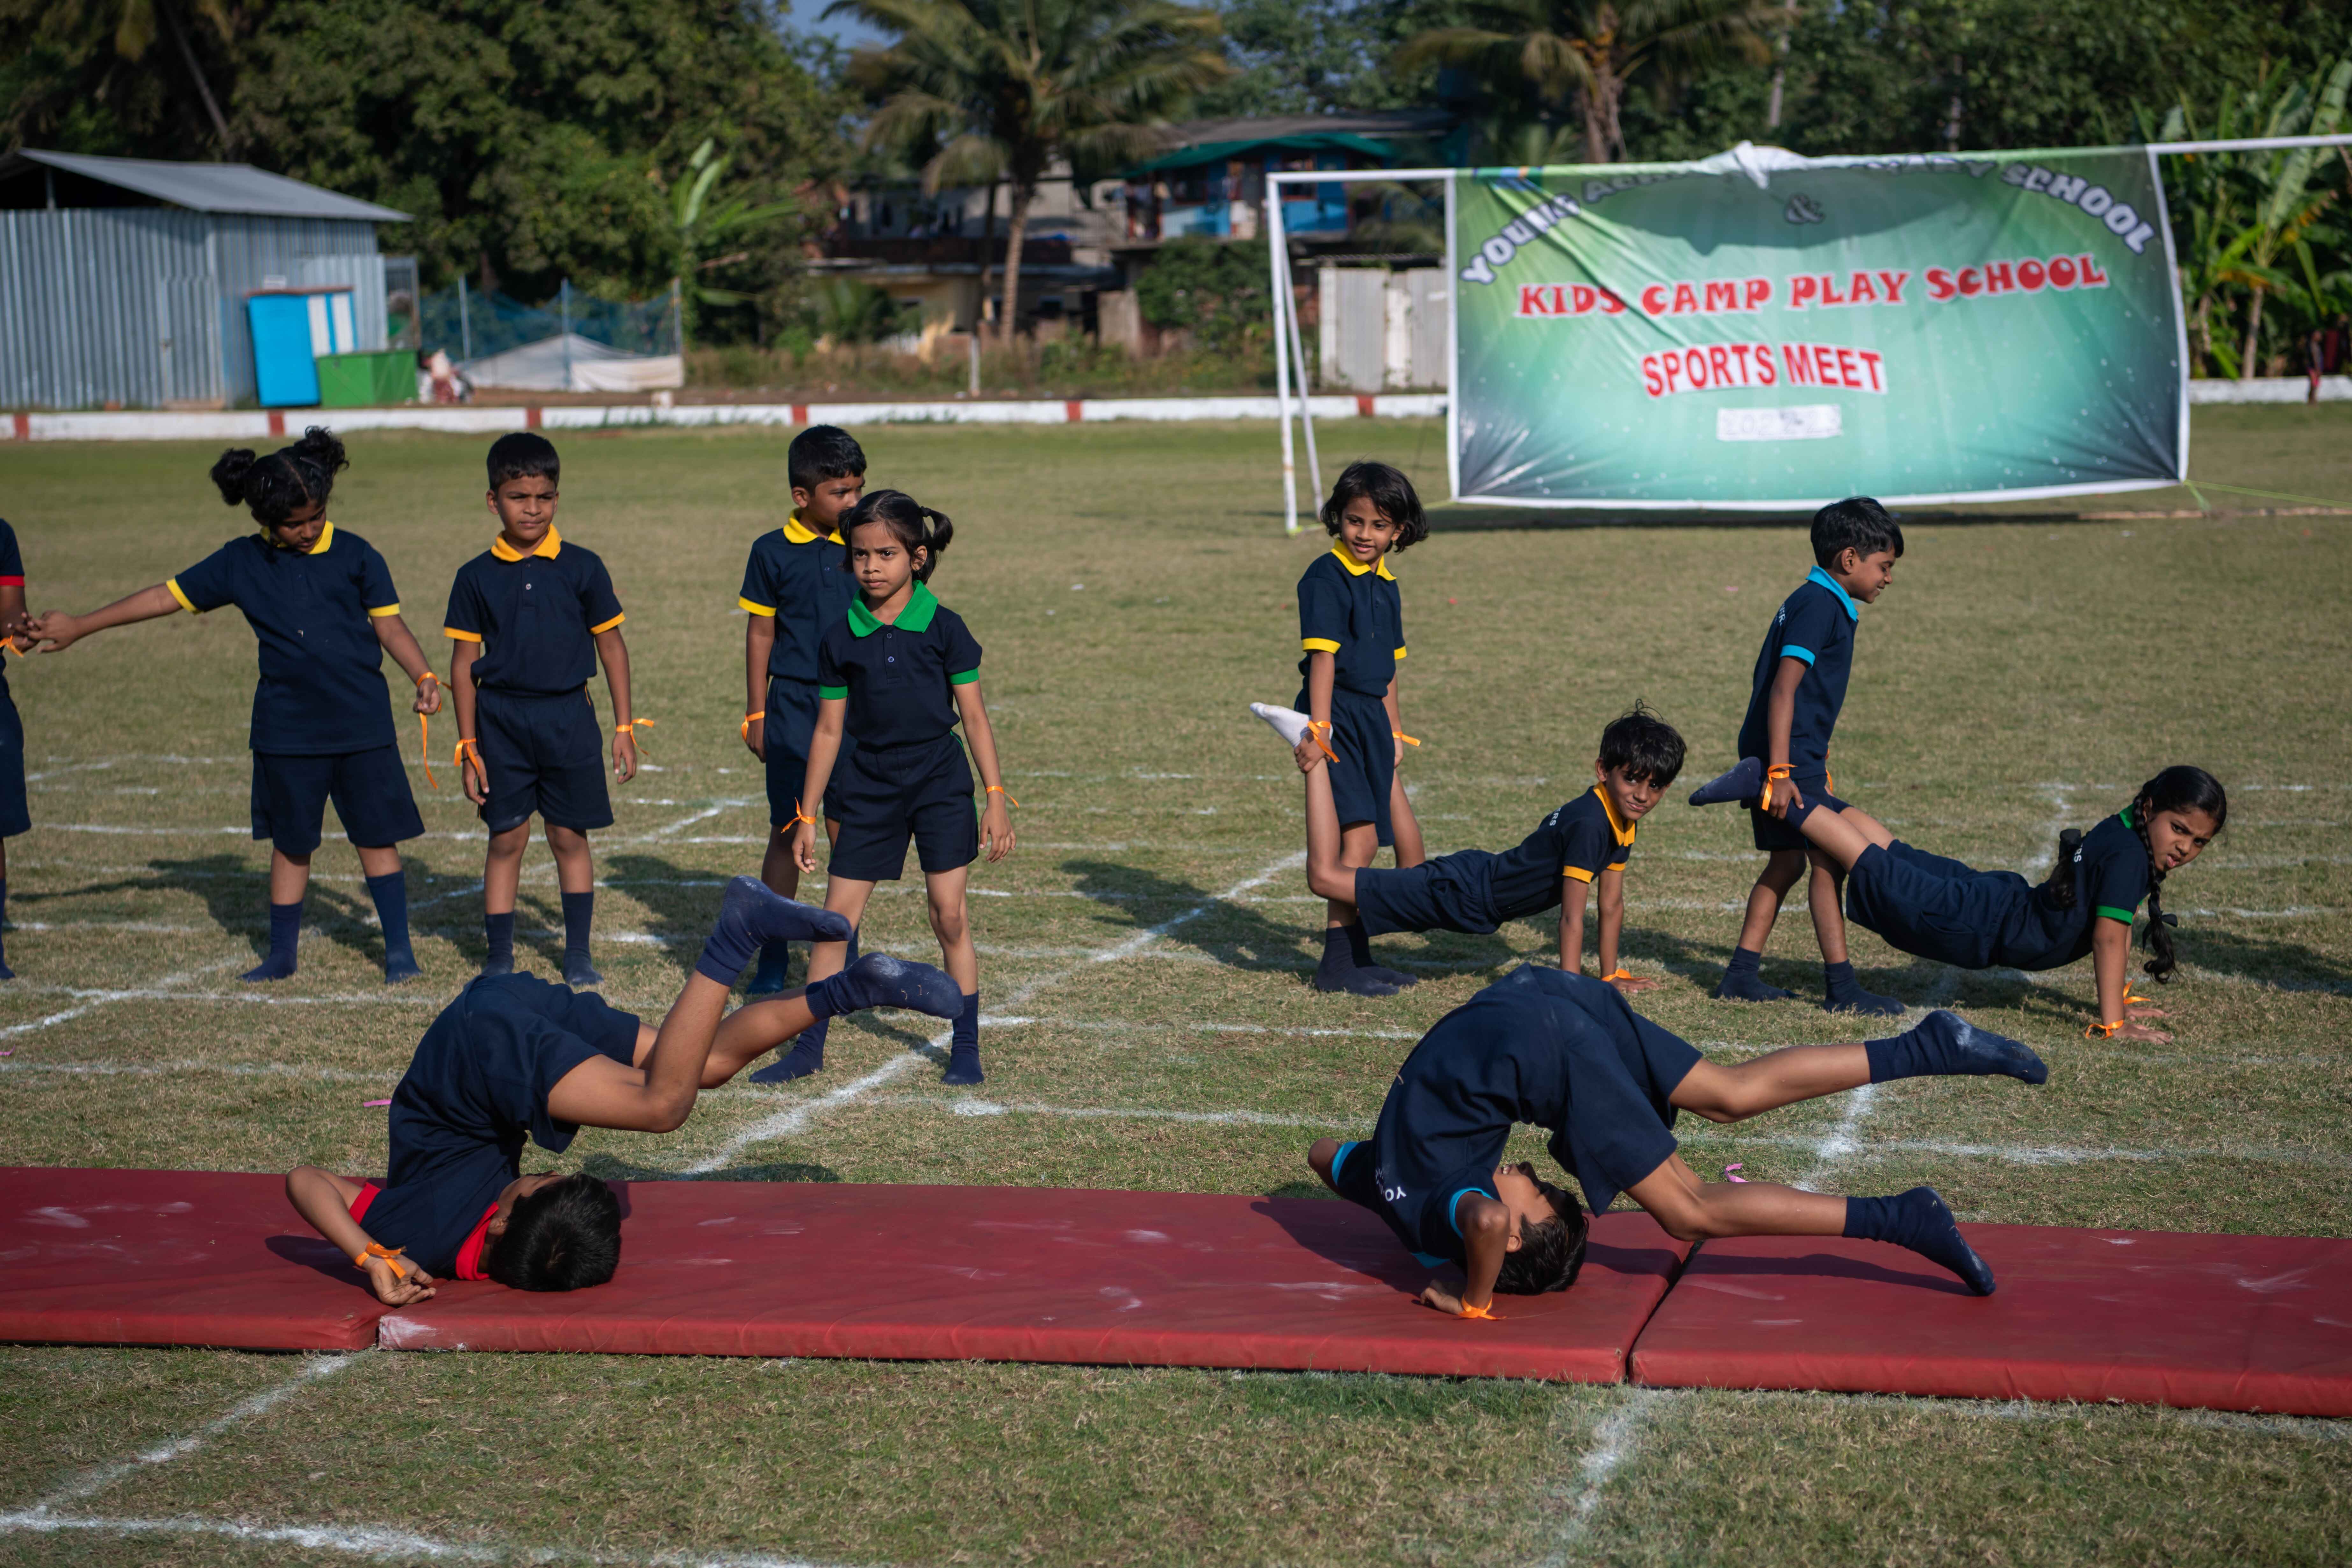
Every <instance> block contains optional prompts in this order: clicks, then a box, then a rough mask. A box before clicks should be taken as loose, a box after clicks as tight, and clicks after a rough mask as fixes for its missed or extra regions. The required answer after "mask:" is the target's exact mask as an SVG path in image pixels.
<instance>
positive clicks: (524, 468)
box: [489, 430, 563, 489]
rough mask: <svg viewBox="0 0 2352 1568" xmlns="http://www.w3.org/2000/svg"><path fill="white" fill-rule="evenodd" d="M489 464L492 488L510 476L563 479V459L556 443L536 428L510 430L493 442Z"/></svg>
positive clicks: (557, 481) (556, 481) (550, 480)
mask: <svg viewBox="0 0 2352 1568" xmlns="http://www.w3.org/2000/svg"><path fill="white" fill-rule="evenodd" d="M489 468H490V489H498V488H499V486H500V485H502V484H505V483H506V482H507V481H508V480H509V479H545V480H546V481H547V482H548V483H549V484H551V485H560V484H562V482H563V460H562V458H558V457H557V456H556V455H555V443H554V442H552V441H551V440H549V439H548V438H547V437H544V436H542V435H541V434H540V433H539V432H538V431H536V430H509V432H507V433H506V434H505V435H503V436H501V437H499V438H498V439H497V440H495V441H493V442H491V443H490V457H489Z"/></svg>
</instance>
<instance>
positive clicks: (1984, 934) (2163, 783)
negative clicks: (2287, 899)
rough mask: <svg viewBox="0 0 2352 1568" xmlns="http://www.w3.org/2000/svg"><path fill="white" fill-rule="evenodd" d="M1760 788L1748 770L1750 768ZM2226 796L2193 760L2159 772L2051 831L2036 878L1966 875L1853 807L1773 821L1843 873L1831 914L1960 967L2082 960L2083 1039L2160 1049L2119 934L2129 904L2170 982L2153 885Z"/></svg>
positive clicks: (2200, 841) (1972, 871)
mask: <svg viewBox="0 0 2352 1568" xmlns="http://www.w3.org/2000/svg"><path fill="white" fill-rule="evenodd" d="M1759 782H1760V773H1759ZM2229 818H2230V799H2229V796H2228V795H2227V794H2226V793H2224V792H2223V790H2222V788H2221V782H2220V781H2219V780H2217V779H2215V778H2214V777H2213V775H2212V774H2211V773H2207V772H2206V771H2205V770H2204V769H2202V768H2195V767H2189V766H2185V765H2181V766H2175V767H2168V768H2167V769H2165V770H2164V771H2163V772H2162V773H2158V774H2157V775H2156V776H2155V777H2154V778H2152V779H2150V780H2148V781H2147V783H2146V784H2142V785H2140V786H2139V788H2138V790H2137V792H2135V793H2134V795H2132V798H2131V800H2130V801H2129V803H2127V804H2126V805H2125V806H2124V807H2123V808H2122V809H2121V810H2119V811H2117V812H2116V814H2115V815H2114V816H2110V817H2108V818H2106V819H2105V821H2103V822H2101V823H2099V824H2098V825H2097V826H2095V827H2093V828H2092V829H2091V830H2090V831H2089V832H2088V833H2084V832H2080V831H2077V830H2075V829H2073V828H2069V829H2068V830H2067V831H2066V832H2064V833H2063V834H2061V835H2060V836H2059V839H2058V860H2057V864H2056V865H2054V866H2053V867H2052V868H2051V869H2050V874H2049V876H2048V877H2047V878H2045V879H2043V880H2042V882H2041V883H2040V884H2039V885H2038V886H2037V885H2035V884H2033V883H2030V882H2028V881H2027V880H2026V879H2024V878H2022V877H2021V876H2019V875H2018V874H2017V873H2016V872H2014V871H1979V870H1978V869H1977V868H1974V867H1972V866H1968V865H1964V864H1962V863H1961V862H1960V861H1958V860H1952V859H1948V858H1945V857H1943V856H1941V855H1930V854H1928V853H1927V851H1925V850H1923V849H1916V848H1914V847H1912V846H1910V845H1908V844H1906V843H1904V842H1903V841H1902V840H1900V839H1898V838H1896V837H1895V836H1894V835H1893V834H1892V833H1889V832H1888V831H1887V830H1886V828H1885V826H1883V825H1881V824H1880V823H1878V822H1877V821H1876V820H1874V818H1872V817H1871V816H1869V815H1868V814H1867V813H1864V812H1862V811H1859V810H1856V809H1854V808H1853V807H1852V806H1848V807H1847V808H1845V809H1844V810H1843V811H1838V810H1834V809H1831V808H1829V807H1815V806H1810V805H1801V806H1791V807H1790V809H1789V815H1788V818H1787V820H1788V821H1789V822H1790V824H1791V825H1792V826H1795V827H1796V828H1797V830H1798V831H1799V832H1801V833H1802V834H1803V835H1804V836H1805V838H1806V841H1807V842H1808V843H1810V844H1811V845H1813V846H1814V847H1816V848H1819V849H1821V850H1822V852H1824V853H1825V854H1827V855H1828V856H1829V857H1830V858H1832V859H1833V860H1835V861H1836V862H1837V863H1838V865H1839V866H1841V867H1843V868H1844V869H1845V871H1846V874H1847V875H1846V892H1845V912H1846V915H1847V917H1848V918H1849V919H1852V920H1853V921H1858V922H1860V923H1861V924H1863V925H1864V926H1867V927H1869V928H1870V929H1871V930H1872V931H1876V932H1877V933H1878V934H1879V935H1880V936H1882V937H1885V939H1886V940H1887V941H1888V942H1891V943H1893V944H1894V945H1895V946H1896V947H1898V948H1901V949H1902V950H1903V951H1904V952H1908V953H1913V954H1916V956H1918V957H1920V958H1928V959H1934V960H1935V961H1937V963H1948V964H1952V965H1954V966H1955V967H1957V968H1960V969H2025V970H2044V969H2063V968H2064V967H2065V966H2066V965H2067V964H2070V963H2074V961H2075V960H2076V959H2079V958H2082V957H2084V956H2086V955H2087V956H2088V957H2090V959H2091V960H2092V971H2093V974H2094V976H2095V980H2096V983H2097V987H2098V1010H2099V1016H2098V1021H2097V1022H2096V1023H2094V1024H2093V1025H2092V1026H2090V1027H2089V1029H2087V1030H2086V1031H2084V1032H2085V1033H2086V1034H2095V1035H2105V1036H2107V1037H2111V1038H2112V1037H2122V1038H2125V1039H2130V1040H2146V1041H2149V1042H2152V1043H2158V1044H2160V1043H2163V1042H2165V1041H2168V1040H2169V1039H2170V1038H2171V1036H2169V1035H2168V1034H2166V1033H2164V1032H2163V1031H2162V1030H2160V1029H2152V1028H2150V1027H2148V1026H2147V1023H2146V1022H2145V1020H2147V1019H2149V1018H2160V1017H2162V1016H2164V1015H2163V1013H2162V1012H2161V1011H2159V1010H2158V1009H2156V1008H2152V1007H2138V1006H2135V1005H2134V1004H2136V1003H2140V1002H2145V1001H2147V998H2146V997H2144V996H2135V995H2133V994H2132V993H2131V984H2130V974H2129V971H2130V967H2131V932H2132V926H2133V924H2134V922H2135V921H2137V919H2138V915H2139V907H2140V905H2141V904H2142V903H2143V902H2145V903H2146V904H2147V924H2146V926H2145V927H2143V928H2142V929H2143V931H2145V933H2146V937H2145V940H2146V942H2147V947H2148V950H2149V953H2150V956H2149V958H2148V960H2147V963H2145V964H2144V965H2142V968H2143V970H2144V971H2145V973H2147V975H2148V976H2149V977H2150V978H2152V979H2154V980H2156V981H2158V983H2159V984H2168V983H2169V982H2170V981H2171V979H2172V974H2173V971H2174V969H2175V968H2176V967H2177V966H2178V960H2177V959H2176V958H2175V956H2174V954H2173V951H2172V924H2173V920H2172V917H2171V916H2169V915H2168V914H2166V913H2165V912H2164V879H2165V878H2166V877H2168V876H2169V875H2170V874H2171V873H2172V872H2175V871H2178V870H2179V869H2180V868H2182V867H2183V866H2186V865H2187V864H2189V861H2191V860H2194V859H2195V858H2197V857H2198V856H2199V855H2200V854H2202V853H2203V852H2204V849H2205V847H2206V846H2207V845H2208V844H2210V843H2211V842H2212V841H2213V837H2214V835H2216V834H2218V833H2220V832H2221V829H2222V828H2223V827H2224V826H2227V825H2228V822H2229Z"/></svg>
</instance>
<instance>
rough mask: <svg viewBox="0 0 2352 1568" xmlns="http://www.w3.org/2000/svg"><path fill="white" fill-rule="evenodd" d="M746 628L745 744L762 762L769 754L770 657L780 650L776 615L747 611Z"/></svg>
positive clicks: (744, 646) (744, 656)
mask: <svg viewBox="0 0 2352 1568" xmlns="http://www.w3.org/2000/svg"><path fill="white" fill-rule="evenodd" d="M743 618H744V620H745V621H746V622H747V623H748V624H747V625H746V626H744V627H743V744H745V745H746V746H749V747H750V748H751V754H752V755H753V756H755V757H758V758H760V759H761V761H762V762H764V761H766V760H767V755H768V716H767V707H768V659H769V656H770V655H772V654H773V653H774V652H775V650H776V617H775V616H762V615H757V614H752V613H749V612H747V613H746V614H745V615H744V617H743Z"/></svg>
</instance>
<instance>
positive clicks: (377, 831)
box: [253, 746, 425, 856]
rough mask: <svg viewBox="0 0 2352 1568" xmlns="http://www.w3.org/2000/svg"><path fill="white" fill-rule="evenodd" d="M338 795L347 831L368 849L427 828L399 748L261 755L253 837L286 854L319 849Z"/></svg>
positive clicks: (337, 812) (255, 774)
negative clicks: (330, 803) (330, 804)
mask: <svg viewBox="0 0 2352 1568" xmlns="http://www.w3.org/2000/svg"><path fill="white" fill-rule="evenodd" d="M330 800H332V801H333V802H334V803H335V815H336V816H338V817H339V818H341V821H342V824H343V833H344V835H345V836H346V837H349V838H350V839H351V841H352V843H354V844H356V845H359V846H360V847H362V848H366V849H382V848H384V847H388V846H390V845H394V844H398V843H400V842H401V841H402V840H404V839H408V838H415V837H417V836H418V835H420V834H422V833H423V832H424V831H425V821H424V819H423V818H422V817H420V816H417V815H416V797H415V795H411V794H410V793H409V790H408V764H407V763H404V762H402V761H401V759H400V748H399V747H397V746H378V747H376V748H375V749H373V751H366V752H331V753H330V754H328V755H326V756H316V757H297V756H289V755H286V754H285V753H283V752H254V753H253V836H254V837H256V838H257V839H268V841H269V842H270V843H272V844H274V845H275V846H277V847H278V852H279V853H280V854H284V855H293V856H300V855H308V854H310V852H311V851H312V850H314V849H316V848H318V847H319V840H320V836H321V828H322V827H323V826H324V824H325V820H326V814H327V802H328V801H330Z"/></svg>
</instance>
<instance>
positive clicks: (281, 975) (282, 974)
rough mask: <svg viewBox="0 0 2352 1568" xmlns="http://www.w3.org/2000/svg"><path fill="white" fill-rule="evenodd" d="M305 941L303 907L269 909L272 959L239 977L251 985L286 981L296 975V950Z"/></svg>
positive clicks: (296, 902) (274, 907) (299, 904)
mask: <svg viewBox="0 0 2352 1568" xmlns="http://www.w3.org/2000/svg"><path fill="white" fill-rule="evenodd" d="M301 939H302V905H301V902H300V900H296V901H295V902H293V903H290V904H272V905H270V906H269V956H268V958H265V959H263V960H262V961H261V962H260V963H257V964H255V965H254V966H253V967H252V968H251V969H248V970H247V971H246V972H245V973H243V974H241V975H239V976H238V977H237V978H239V979H240V980H243V981H245V982H246V983H247V984H257V983H258V982H261V981H266V980H285V979H289V978H291V976H292V975H293V973H294V948H295V944H296V943H297V942H300V941H301Z"/></svg>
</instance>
